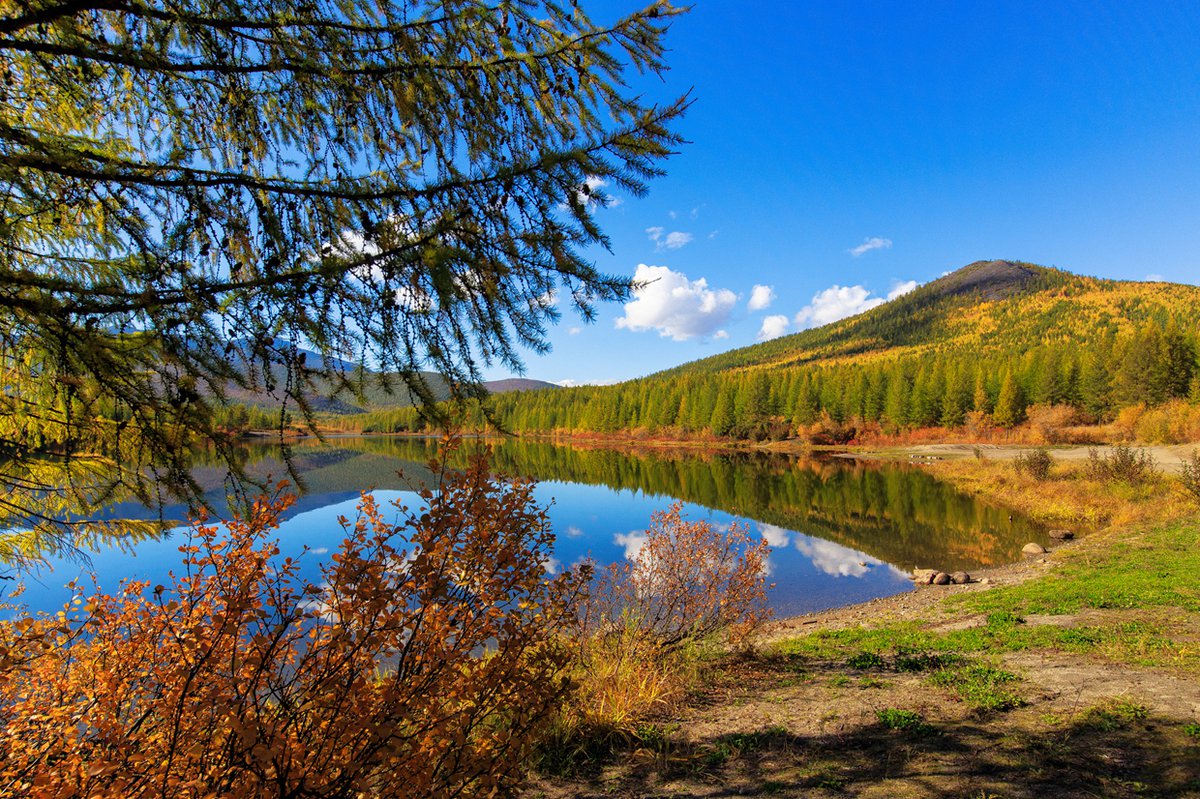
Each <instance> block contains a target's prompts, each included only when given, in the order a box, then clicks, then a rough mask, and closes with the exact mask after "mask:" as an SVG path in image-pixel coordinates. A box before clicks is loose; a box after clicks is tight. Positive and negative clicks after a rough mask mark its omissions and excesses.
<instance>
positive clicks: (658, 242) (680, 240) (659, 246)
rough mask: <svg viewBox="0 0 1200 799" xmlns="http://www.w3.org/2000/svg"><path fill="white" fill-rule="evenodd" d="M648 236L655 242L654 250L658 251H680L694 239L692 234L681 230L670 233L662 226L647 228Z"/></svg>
mask: <svg viewBox="0 0 1200 799" xmlns="http://www.w3.org/2000/svg"><path fill="white" fill-rule="evenodd" d="M646 236H647V237H648V238H649V239H650V241H652V242H654V249H655V250H658V251H662V250H678V249H679V248H680V247H682V246H684V245H685V244H689V243H691V241H692V239H693V238H694V237H693V236H692V234H691V233H684V232H683V231H680V230H672V231H671V232H669V233H668V232H667V229H666V228H664V227H663V226H662V225H653V226H651V227H648V228H646Z"/></svg>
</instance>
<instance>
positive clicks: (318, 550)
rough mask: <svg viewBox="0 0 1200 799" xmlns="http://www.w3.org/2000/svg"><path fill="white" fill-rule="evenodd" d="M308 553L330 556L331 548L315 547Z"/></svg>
mask: <svg viewBox="0 0 1200 799" xmlns="http://www.w3.org/2000/svg"><path fill="white" fill-rule="evenodd" d="M308 551H309V552H311V553H313V554H314V555H328V554H329V547H313V548H312V549H310V550H308Z"/></svg>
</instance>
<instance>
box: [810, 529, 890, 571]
mask: <svg viewBox="0 0 1200 799" xmlns="http://www.w3.org/2000/svg"><path fill="white" fill-rule="evenodd" d="M796 549H798V550H800V552H801V554H803V555H804V556H805V557H806V558H808V559H809V560H811V561H812V564H813V565H814V566H816V567H817V568H818V569H820V570H821V571H823V572H825V573H826V574H831V575H833V576H834V577H862V576H863V575H864V574H866V573H867V570H868V569H869V568H870V567H871V566H872V565H877V564H878V563H879V561H877V560H875V559H874V558H872V557H871V556H869V555H866V554H864V553H862V552H858V551H857V550H853V549H850V548H848V547H844V546H841V545H840V544H835V543H833V542H832V541H826V540H824V539H822V538H810V537H809V536H800V535H798V536H796Z"/></svg>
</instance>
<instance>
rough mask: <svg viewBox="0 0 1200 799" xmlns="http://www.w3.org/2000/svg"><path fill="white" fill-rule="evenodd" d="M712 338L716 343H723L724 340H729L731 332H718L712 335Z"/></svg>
mask: <svg viewBox="0 0 1200 799" xmlns="http://www.w3.org/2000/svg"><path fill="white" fill-rule="evenodd" d="M712 337H713V339H715V340H716V341H721V340H723V339H727V338H729V331H728V330H718V331H717V332H716V333H713V334H712Z"/></svg>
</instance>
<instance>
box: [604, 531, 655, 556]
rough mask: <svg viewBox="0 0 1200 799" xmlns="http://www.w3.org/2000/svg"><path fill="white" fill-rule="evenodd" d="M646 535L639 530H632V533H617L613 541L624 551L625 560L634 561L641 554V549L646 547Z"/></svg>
mask: <svg viewBox="0 0 1200 799" xmlns="http://www.w3.org/2000/svg"><path fill="white" fill-rule="evenodd" d="M647 540H648V539H647V538H646V533H645V532H644V531H641V530H634V531H633V532H632V533H617V534H616V535H614V536H613V541H615V542H616V544H617V546H619V547H622V548H623V549H624V550H625V560H632V561H636V560H637V559H638V556H639V555H641V554H642V547H644V546H646V541H647Z"/></svg>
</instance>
